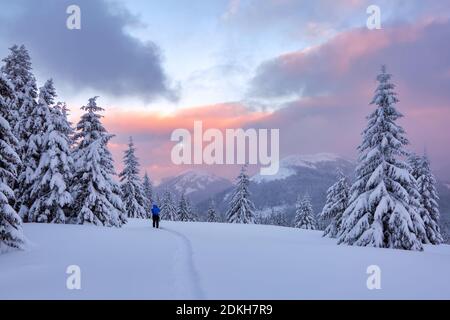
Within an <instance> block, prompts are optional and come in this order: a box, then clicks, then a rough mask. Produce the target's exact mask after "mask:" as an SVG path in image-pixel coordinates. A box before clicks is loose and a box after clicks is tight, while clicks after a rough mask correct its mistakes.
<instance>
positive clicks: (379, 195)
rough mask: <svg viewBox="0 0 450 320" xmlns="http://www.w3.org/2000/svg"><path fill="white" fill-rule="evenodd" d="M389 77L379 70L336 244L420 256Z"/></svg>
mask: <svg viewBox="0 0 450 320" xmlns="http://www.w3.org/2000/svg"><path fill="white" fill-rule="evenodd" d="M391 77H392V76H391V75H390V74H388V73H387V72H386V68H385V67H384V66H383V67H382V70H381V74H380V75H378V77H377V80H378V83H379V84H378V88H377V89H376V92H375V97H374V99H373V101H372V105H376V109H375V110H374V111H373V112H372V113H371V114H370V115H369V117H368V126H367V128H366V129H365V130H364V132H363V141H362V144H361V145H360V146H359V148H358V149H359V152H360V156H359V164H358V167H357V169H356V181H355V183H354V184H353V186H352V188H351V196H350V201H349V203H350V204H349V207H348V208H347V210H346V211H345V212H344V215H343V220H342V234H341V236H340V237H339V241H338V242H339V243H344V244H349V245H357V246H371V247H379V248H396V249H406V250H422V244H421V240H420V237H421V233H422V231H423V221H422V219H421V218H420V216H419V214H418V212H417V205H416V202H417V201H418V199H417V190H416V186H415V179H414V178H413V177H412V176H411V174H410V173H409V171H408V166H407V164H406V163H405V161H403V160H402V157H404V156H406V155H407V152H406V151H405V147H406V145H407V144H408V140H407V138H406V134H405V131H404V130H403V128H402V127H401V126H399V125H398V124H397V123H396V122H397V120H398V119H400V118H401V117H402V114H400V113H399V112H398V111H397V109H396V108H395V104H396V103H397V102H398V99H397V95H396V93H395V92H394V89H395V86H394V84H393V83H392V82H391Z"/></svg>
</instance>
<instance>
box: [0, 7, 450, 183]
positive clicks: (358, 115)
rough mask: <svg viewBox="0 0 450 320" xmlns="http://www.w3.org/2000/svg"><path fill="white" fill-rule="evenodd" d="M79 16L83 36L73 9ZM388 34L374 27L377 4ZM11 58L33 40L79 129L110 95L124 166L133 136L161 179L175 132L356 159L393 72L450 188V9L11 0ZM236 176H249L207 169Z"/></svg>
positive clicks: (0, 23)
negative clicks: (268, 134)
mask: <svg viewBox="0 0 450 320" xmlns="http://www.w3.org/2000/svg"><path fill="white" fill-rule="evenodd" d="M71 4H76V5H78V6H79V7H80V8H81V14H82V20H81V21H82V28H81V30H68V29H67V28H66V19H67V16H68V15H67V14H66V8H67V7H68V6H69V5H71ZM372 4H376V5H378V6H380V8H381V16H382V29H381V30H368V29H367V27H366V20H367V17H368V15H367V13H366V9H367V7H368V6H369V5H372ZM0 8H1V10H0V57H4V56H6V55H7V54H8V47H10V46H12V45H13V44H15V43H18V44H22V43H23V44H25V45H26V46H27V48H28V49H29V51H30V54H31V56H32V59H33V67H34V71H35V75H36V77H37V79H38V82H39V85H42V84H43V83H44V81H45V80H46V79H47V78H50V77H52V78H53V79H54V80H55V85H56V88H57V90H58V94H59V100H63V101H66V102H67V103H68V105H69V107H70V108H71V110H72V115H71V118H72V121H74V122H75V121H77V119H78V117H79V115H80V111H79V108H80V107H81V106H82V105H84V104H85V103H86V102H87V99H88V98H90V97H91V96H94V95H99V96H100V97H101V98H100V99H99V104H100V105H101V106H103V107H105V108H106V111H105V113H104V115H105V118H104V122H105V124H106V126H107V128H108V130H109V131H110V132H111V133H115V134H117V136H116V138H114V139H113V140H112V143H111V149H112V151H113V153H114V155H115V159H116V165H117V168H118V169H120V168H121V158H122V152H123V150H124V149H125V148H126V143H127V141H128V137H129V136H133V137H134V139H135V142H136V144H137V148H138V156H139V158H140V160H141V165H142V167H143V170H147V171H148V172H149V174H150V176H151V178H152V179H153V180H154V181H160V180H161V179H162V178H164V177H167V176H173V175H175V174H177V173H179V172H181V171H184V170H186V169H189V168H188V167H185V166H182V167H176V166H174V165H173V164H172V163H171V160H170V150H171V148H172V146H173V144H174V143H173V142H171V141H170V134H171V132H172V131H173V130H174V129H176V128H187V129H189V130H192V127H193V122H194V121H195V120H203V121H204V126H205V127H211V128H219V129H225V128H239V127H243V128H279V129H280V151H281V156H287V155H290V154H311V153H319V152H332V153H337V154H339V155H342V156H345V157H348V158H356V147H357V145H358V144H359V143H360V132H361V131H362V130H363V128H364V126H365V116H366V115H367V114H368V113H369V112H370V111H371V108H373V107H371V106H369V102H370V101H371V98H372V96H373V91H374V89H375V86H376V83H375V77H376V75H377V73H378V72H379V69H380V66H381V65H382V64H386V65H387V67H388V71H390V72H391V73H393V75H394V82H395V83H396V84H397V92H398V94H399V98H400V103H399V104H398V108H399V110H400V111H401V112H402V113H403V114H404V115H405V118H404V119H403V120H402V125H403V126H404V127H405V129H406V130H407V132H408V137H409V139H410V141H411V149H412V150H414V151H417V152H422V151H423V150H424V149H425V148H426V150H427V153H428V154H429V156H430V157H431V160H432V164H433V168H434V171H435V173H436V174H437V175H438V177H439V178H440V179H441V180H444V181H449V182H450V161H449V160H450V134H449V133H450V130H449V123H450V41H449V40H450V20H449V18H450V1H442V0H428V1H423V0H385V1H373V0H369V1H365V0H340V1H334V0H316V1H309V0H308V1H306V0H305V1H303V0H203V1H200V0H190V1H184V0H165V1H156V0H153V1H149V0H128V1H125V0H122V1H108V0H70V1H66V0H40V1H36V0H14V1H13V0H0ZM202 169H204V170H209V171H212V172H214V173H216V174H218V175H222V176H225V177H233V176H234V175H235V174H236V172H237V171H236V170H237V168H235V167H232V168H228V167H226V166H220V167H217V166H216V167H211V168H208V167H202Z"/></svg>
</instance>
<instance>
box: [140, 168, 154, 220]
mask: <svg viewBox="0 0 450 320" xmlns="http://www.w3.org/2000/svg"><path fill="white" fill-rule="evenodd" d="M142 188H143V193H144V203H145V205H144V208H145V212H146V213H147V215H148V216H149V217H150V216H151V209H152V204H153V185H152V182H151V180H150V178H149V176H148V174H147V172H145V174H144V180H143V182H142Z"/></svg>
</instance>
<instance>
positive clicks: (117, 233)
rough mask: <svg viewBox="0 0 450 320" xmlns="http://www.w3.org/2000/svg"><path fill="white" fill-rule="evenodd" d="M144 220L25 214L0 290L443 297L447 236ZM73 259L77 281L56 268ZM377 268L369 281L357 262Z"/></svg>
mask: <svg viewBox="0 0 450 320" xmlns="http://www.w3.org/2000/svg"><path fill="white" fill-rule="evenodd" d="M150 224H151V223H150V221H148V220H131V221H130V222H129V223H128V224H127V225H126V226H125V227H123V228H121V229H117V228H102V227H95V226H74V225H51V224H25V225H24V230H25V233H26V235H27V237H28V239H29V243H30V244H29V245H28V248H27V250H25V251H14V252H9V253H6V254H3V255H0V299H317V298H321V299H450V273H449V270H450V246H447V245H441V246H425V251H424V252H411V251H401V250H391V249H375V248H366V247H364V248H362V247H349V246H338V245H336V244H335V241H334V240H332V239H327V238H322V233H321V232H318V231H307V230H300V229H293V228H284V227H274V226H262V225H235V224H233V225H232V224H219V223H181V222H166V221H162V224H161V225H162V229H159V230H157V229H153V228H152V227H151V225H150ZM69 265H78V266H79V267H80V268H81V290H68V289H67V288H66V280H67V277H68V275H67V274H66V268H67V267H68V266H69ZM370 265H378V266H379V267H380V268H381V289H380V290H369V289H367V286H366V282H367V278H368V276H369V275H368V274H366V270H367V267H368V266H370Z"/></svg>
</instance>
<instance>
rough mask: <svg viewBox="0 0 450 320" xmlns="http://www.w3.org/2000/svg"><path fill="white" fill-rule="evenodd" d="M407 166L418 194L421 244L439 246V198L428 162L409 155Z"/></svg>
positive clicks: (440, 238)
mask: <svg viewBox="0 0 450 320" xmlns="http://www.w3.org/2000/svg"><path fill="white" fill-rule="evenodd" d="M409 165H410V167H411V174H412V176H413V177H414V178H415V179H416V181H417V187H418V191H419V194H420V207H419V214H420V216H421V218H422V220H423V222H424V226H425V237H423V243H426V244H441V243H442V242H443V241H444V240H443V238H442V235H441V230H440V227H439V222H440V221H439V216H440V214H439V205H438V201H439V196H438V193H437V190H436V179H435V178H434V175H433V173H432V172H431V168H430V161H429V160H428V157H427V156H426V155H424V156H422V157H419V156H417V155H411V157H410V158H409Z"/></svg>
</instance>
